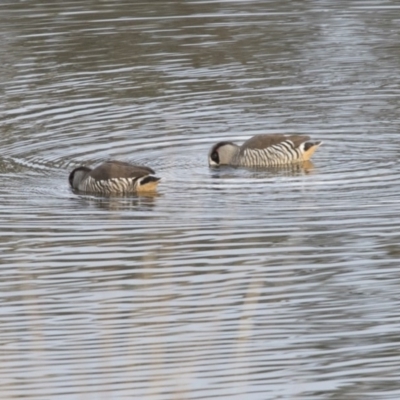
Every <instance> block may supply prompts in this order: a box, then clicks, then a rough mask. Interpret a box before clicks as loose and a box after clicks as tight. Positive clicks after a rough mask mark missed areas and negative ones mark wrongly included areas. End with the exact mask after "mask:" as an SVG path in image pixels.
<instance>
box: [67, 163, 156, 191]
mask: <svg viewBox="0 0 400 400" xmlns="http://www.w3.org/2000/svg"><path fill="white" fill-rule="evenodd" d="M154 173H155V172H154V171H153V170H152V169H151V168H149V167H144V166H141V165H133V164H129V163H126V162H122V161H106V162H104V163H103V164H100V165H99V166H98V167H96V168H94V169H91V168H88V167H78V168H75V169H74V170H73V171H72V172H71V173H70V175H69V184H70V185H71V188H72V189H75V190H77V191H80V192H85V193H93V194H101V195H127V194H134V193H143V192H146V193H147V192H154V191H155V190H156V188H157V185H158V183H159V180H160V178H157V177H155V176H153V174H154Z"/></svg>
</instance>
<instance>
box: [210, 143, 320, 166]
mask: <svg viewBox="0 0 400 400" xmlns="http://www.w3.org/2000/svg"><path fill="white" fill-rule="evenodd" d="M321 143H322V142H321V141H310V137H309V136H303V135H256V136H253V137H251V138H250V139H248V140H247V141H245V142H244V143H243V144H242V145H241V146H239V145H237V144H235V143H233V142H219V143H217V144H215V145H214V146H212V147H211V149H210V152H209V153H208V164H209V165H210V166H211V167H214V166H220V165H230V166H235V167H274V166H279V165H285V164H293V163H298V162H302V161H308V160H309V159H310V158H311V156H312V155H313V154H314V152H315V150H317V148H318V147H319V146H320V145H321Z"/></svg>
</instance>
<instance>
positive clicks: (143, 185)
mask: <svg viewBox="0 0 400 400" xmlns="http://www.w3.org/2000/svg"><path fill="white" fill-rule="evenodd" d="M160 179H161V178H157V177H156V176H151V175H148V176H145V177H144V178H141V179H140V180H139V182H138V184H137V191H138V192H154V191H155V190H156V189H157V185H158V183H159V181H160Z"/></svg>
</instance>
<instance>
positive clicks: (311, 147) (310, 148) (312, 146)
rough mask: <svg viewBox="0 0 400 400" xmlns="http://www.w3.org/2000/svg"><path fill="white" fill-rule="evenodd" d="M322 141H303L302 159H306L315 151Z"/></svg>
mask: <svg viewBox="0 0 400 400" xmlns="http://www.w3.org/2000/svg"><path fill="white" fill-rule="evenodd" d="M321 144H322V142H321V141H318V142H305V143H304V147H303V160H304V161H308V160H309V159H310V158H311V156H312V155H313V154H314V153H315V150H317V149H318V147H319V146H321Z"/></svg>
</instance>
